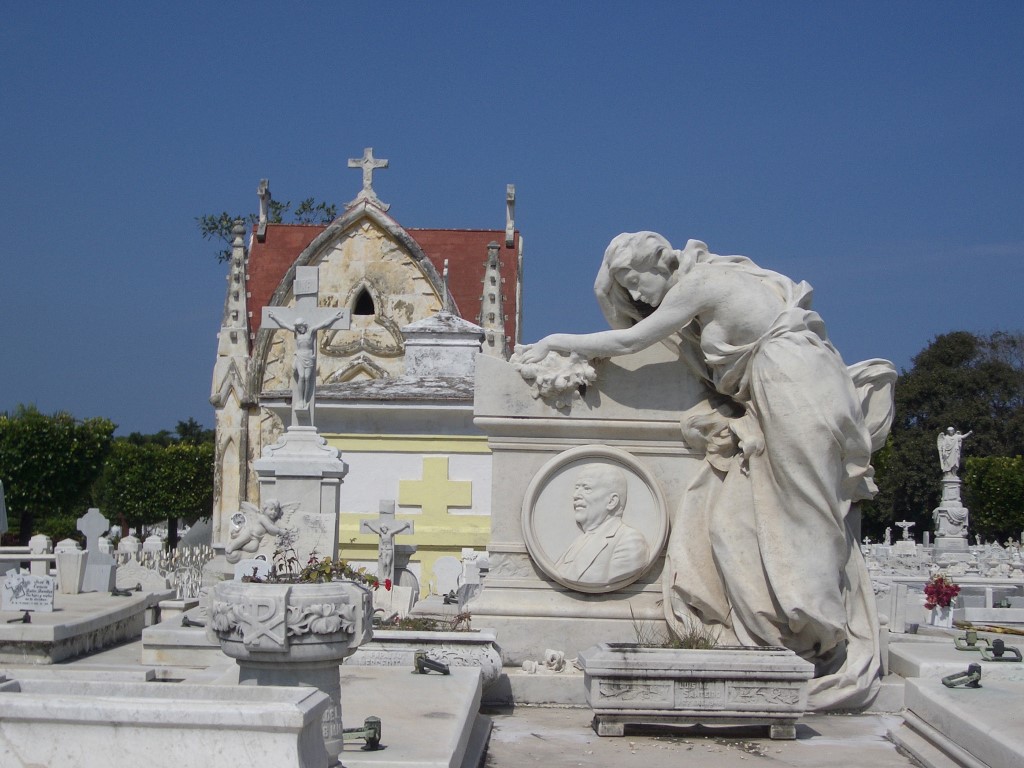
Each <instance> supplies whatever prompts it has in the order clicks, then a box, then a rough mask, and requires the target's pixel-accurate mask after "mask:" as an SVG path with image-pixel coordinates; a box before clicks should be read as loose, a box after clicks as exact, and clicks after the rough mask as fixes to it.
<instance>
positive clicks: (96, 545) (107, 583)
mask: <svg viewBox="0 0 1024 768" xmlns="http://www.w3.org/2000/svg"><path fill="white" fill-rule="evenodd" d="M78 530H80V531H81V532H82V533H83V534H85V549H86V552H87V553H88V554H87V556H86V557H87V560H86V566H85V578H84V579H83V581H82V591H83V592H110V591H112V590H113V589H114V587H115V585H116V575H115V571H114V569H115V568H116V564H115V563H114V558H113V557H111V556H110V555H108V554H107V553H106V552H104V551H103V550H102V549H100V536H102V535H103V534H104V533H106V532H107V531H109V530H110V521H109V520H107V518H105V517H104V516H103V514H102V513H101V512H100V511H99V510H98V509H97V508H96V507H92V508H91V509H90V510H89V511H88V512H86V513H85V514H84V515H83V516H82V517H80V518H78Z"/></svg>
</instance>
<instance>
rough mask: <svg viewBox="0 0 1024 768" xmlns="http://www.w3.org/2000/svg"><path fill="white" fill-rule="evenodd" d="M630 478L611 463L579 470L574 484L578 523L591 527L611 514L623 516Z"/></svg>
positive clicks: (585, 528)
mask: <svg viewBox="0 0 1024 768" xmlns="http://www.w3.org/2000/svg"><path fill="white" fill-rule="evenodd" d="M628 489H629V482H628V480H627V479H626V473H625V472H623V471H622V470H621V469H619V468H618V467H614V466H611V465H610V464H591V465H589V466H587V467H584V468H583V469H582V470H580V473H579V474H578V475H577V476H576V482H575V483H574V484H573V491H572V508H573V516H574V517H575V519H576V524H577V525H578V526H579V527H580V529H581V530H583V531H592V530H593V529H594V528H597V527H598V526H599V525H601V523H603V522H604V521H605V520H607V519H608V518H609V517H622V511H623V510H624V509H625V508H626V493H627V491H628Z"/></svg>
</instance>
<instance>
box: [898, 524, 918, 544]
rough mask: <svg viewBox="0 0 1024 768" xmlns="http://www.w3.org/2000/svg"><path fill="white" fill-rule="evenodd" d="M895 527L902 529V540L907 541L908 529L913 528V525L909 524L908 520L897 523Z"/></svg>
mask: <svg viewBox="0 0 1024 768" xmlns="http://www.w3.org/2000/svg"><path fill="white" fill-rule="evenodd" d="M896 525H898V526H899V527H900V528H902V529H903V540H904V541H909V540H910V529H911V528H913V527H914V525H915V523H913V522H911V521H910V520H900V521H899V522H898V523H896Z"/></svg>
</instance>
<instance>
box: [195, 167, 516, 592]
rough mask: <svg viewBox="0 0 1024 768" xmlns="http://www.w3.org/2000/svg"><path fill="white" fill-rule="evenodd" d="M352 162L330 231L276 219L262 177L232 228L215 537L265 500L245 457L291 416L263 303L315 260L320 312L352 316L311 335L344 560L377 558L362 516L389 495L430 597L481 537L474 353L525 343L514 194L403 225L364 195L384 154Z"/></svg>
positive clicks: (484, 462)
mask: <svg viewBox="0 0 1024 768" xmlns="http://www.w3.org/2000/svg"><path fill="white" fill-rule="evenodd" d="M349 165H350V167H354V168H360V169H361V170H362V172H363V186H362V189H361V191H360V192H359V194H358V195H357V196H356V198H355V199H354V200H352V201H351V202H350V203H348V204H347V205H346V206H345V209H344V211H343V212H342V213H341V215H340V216H339V217H338V218H337V219H335V220H334V221H332V222H330V223H329V224H327V225H308V224H284V223H273V222H271V221H269V220H268V218H269V216H268V211H269V208H270V185H269V182H267V181H266V180H264V181H262V182H261V183H260V186H259V190H258V194H259V199H260V217H259V220H258V221H257V222H256V223H255V224H254V225H253V226H252V228H251V230H250V231H248V232H247V231H246V230H245V229H244V228H243V227H236V230H235V238H234V243H233V247H232V256H231V260H230V271H229V274H228V290H227V298H226V301H225V304H224V316H223V322H222V325H221V330H220V333H219V334H218V347H217V358H216V363H215V366H214V375H213V388H212V394H211V398H210V400H211V402H212V403H213V405H214V407H215V409H216V430H217V452H216V480H215V483H216V488H215V501H214V519H213V541H214V544H215V545H216V544H218V543H221V544H223V543H224V542H225V541H226V540H227V538H228V536H229V533H230V527H231V516H232V515H233V514H234V513H236V512H237V511H238V509H239V506H240V503H241V502H242V501H248V502H252V503H254V504H257V505H258V504H259V503H260V499H259V494H260V491H259V482H258V478H257V475H256V472H255V470H254V466H253V464H254V462H255V461H256V460H258V459H259V458H260V456H261V454H262V452H263V449H264V448H265V447H267V446H271V445H273V444H274V443H275V442H276V441H277V440H278V439H279V437H280V436H281V435H282V434H283V432H284V430H285V427H286V426H287V424H288V420H289V415H288V414H289V409H290V401H291V393H292V384H291V376H292V360H293V356H294V353H295V350H294V339H295V336H294V334H292V333H290V332H288V331H287V330H284V329H279V328H275V327H273V326H268V325H266V324H265V323H262V322H261V319H262V317H263V311H264V308H267V307H270V308H273V307H282V308H289V309H295V308H296V306H301V302H299V301H297V294H299V295H300V296H301V294H302V293H303V291H302V290H301V289H299V290H298V291H297V288H298V286H297V285H296V269H297V268H298V267H318V268H319V275H318V278H319V279H318V285H317V286H316V293H315V296H316V299H315V300H316V307H318V308H328V309H331V308H336V309H338V310H347V311H348V313H349V317H350V322H349V323H348V327H347V328H344V329H328V330H323V331H320V332H319V333H318V334H316V356H315V359H316V371H315V374H316V382H315V417H314V419H315V426H316V427H317V429H318V431H319V433H320V435H321V436H322V437H323V438H325V439H326V440H327V442H328V444H329V445H330V446H331V447H334V448H337V449H340V450H341V451H342V458H343V460H344V461H345V462H346V464H347V465H348V473H347V475H346V477H345V478H344V484H343V486H342V489H341V522H340V540H341V556H342V557H344V558H346V559H349V560H354V561H365V562H367V563H370V562H375V561H376V559H377V544H378V537H377V536H375V535H372V534H369V533H363V534H361V533H359V530H360V521H361V520H363V519H367V518H373V517H376V515H377V510H378V508H379V505H380V502H381V501H382V500H387V499H393V500H394V501H395V503H396V514H397V518H398V519H399V520H404V519H408V520H411V521H414V523H415V526H414V533H412V534H409V535H404V536H402V537H401V538H399V539H397V540H396V544H407V545H415V547H416V552H415V554H414V555H413V558H412V561H411V562H410V563H409V564H408V566H407V567H406V568H407V570H408V571H409V572H410V573H411V574H413V575H414V576H416V577H417V579H418V580H419V586H420V590H421V591H422V592H423V593H424V594H426V593H427V592H428V590H429V588H430V580H431V575H432V572H433V565H434V563H435V562H436V560H437V558H439V557H443V556H455V557H458V556H459V555H460V553H461V550H462V548H464V547H474V548H477V549H481V548H484V547H486V545H487V543H488V541H489V539H490V530H491V524H490V513H491V509H490V507H491V455H490V451H489V449H488V447H487V438H486V436H485V435H484V434H483V433H481V432H480V431H479V430H478V429H477V428H476V427H474V425H473V380H474V369H475V364H476V357H477V355H478V354H479V353H481V352H482V353H483V354H484V355H489V356H493V357H496V358H500V359H502V360H504V359H507V357H508V356H509V354H510V353H511V351H512V349H513V348H514V346H515V344H516V343H517V342H518V341H519V338H520V332H521V324H522V263H523V262H522V259H523V244H522V239H521V237H520V234H519V232H518V231H517V230H516V228H515V222H514V213H515V189H514V187H513V186H512V185H509V186H508V188H507V191H506V201H505V202H506V217H505V222H504V227H503V228H501V229H422V228H405V227H403V226H402V225H401V224H399V222H398V221H397V220H396V219H395V218H394V217H393V216H391V215H390V214H389V208H390V206H389V205H388V204H386V203H384V202H382V201H381V200H380V199H379V198H378V197H377V195H376V193H375V191H374V189H373V173H374V171H375V170H377V169H380V168H385V167H387V161H382V160H376V159H374V158H373V152H372V149H367V150H366V151H365V152H364V155H363V157H362V158H359V159H356V160H351V161H349ZM496 202H498V201H496ZM308 300H309V299H308V298H307V299H304V301H308Z"/></svg>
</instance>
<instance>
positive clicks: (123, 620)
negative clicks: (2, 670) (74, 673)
mask: <svg viewBox="0 0 1024 768" xmlns="http://www.w3.org/2000/svg"><path fill="white" fill-rule="evenodd" d="M171 594H172V593H162V594H161V593H150V594H146V593H144V592H139V593H134V592H133V593H132V595H131V596H130V597H112V596H111V595H110V594H108V593H100V592H91V593H83V594H79V595H63V594H61V593H59V592H58V593H57V594H55V595H54V598H53V608H54V610H53V613H33V614H32V622H31V623H30V624H22V623H15V624H9V623H8V621H9V620H10V619H17V618H20V617H21V615H22V614H21V613H20V612H11V611H0V663H3V664H53V663H55V662H58V661H63V660H64V659H72V658H75V657H76V656H81V655H83V654H86V653H95V652H96V651H99V650H102V649H103V648H109V647H111V646H113V645H117V644H118V643H123V642H124V641H126V640H131V639H133V638H136V637H138V636H139V635H140V634H141V633H142V630H143V628H144V627H145V626H146V613H147V611H148V610H149V609H150V608H152V607H155V606H156V605H157V603H158V602H159V601H160V600H161V599H163V598H165V597H168V596H170V595H171Z"/></svg>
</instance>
